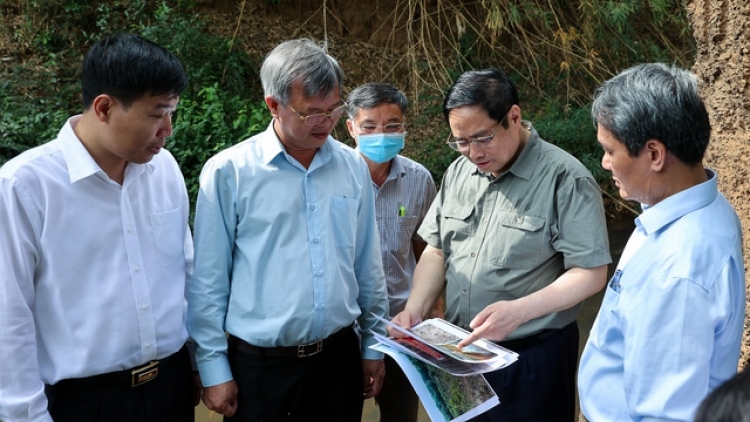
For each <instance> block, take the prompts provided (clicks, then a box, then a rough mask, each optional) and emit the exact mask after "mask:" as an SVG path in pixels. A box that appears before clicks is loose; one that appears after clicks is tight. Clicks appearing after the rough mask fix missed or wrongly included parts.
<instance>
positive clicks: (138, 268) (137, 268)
mask: <svg viewBox="0 0 750 422" xmlns="http://www.w3.org/2000/svg"><path fill="white" fill-rule="evenodd" d="M133 271H135V272H139V271H141V267H139V266H137V265H136V266H135V267H134V268H133Z"/></svg>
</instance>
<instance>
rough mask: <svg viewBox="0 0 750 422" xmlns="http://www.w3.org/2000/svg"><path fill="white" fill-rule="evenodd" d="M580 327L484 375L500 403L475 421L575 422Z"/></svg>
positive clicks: (560, 333) (521, 352)
mask: <svg viewBox="0 0 750 422" xmlns="http://www.w3.org/2000/svg"><path fill="white" fill-rule="evenodd" d="M578 335H579V334H578V324H577V323H575V322H574V323H572V324H570V325H567V326H565V327H564V328H562V329H560V330H559V331H558V332H556V333H555V334H554V335H552V336H550V337H548V338H547V339H545V340H544V341H543V342H542V343H541V344H538V345H535V346H531V347H529V348H528V349H525V350H514V352H518V354H519V357H518V361H517V362H515V363H514V364H512V365H510V366H509V367H507V368H505V369H501V370H499V371H495V372H490V373H487V374H484V376H485V378H486V379H487V382H489V383H490V385H491V386H492V389H493V390H495V393H497V397H498V398H499V399H500V404H499V405H497V406H495V407H493V408H492V409H490V410H489V411H488V412H486V413H483V414H482V415H479V416H478V417H476V418H474V419H472V421H482V422H489V421H492V422H510V421H513V422H520V421H528V422H557V421H560V422H573V421H575V420H576V415H575V389H576V385H575V379H576V368H577V367H578Z"/></svg>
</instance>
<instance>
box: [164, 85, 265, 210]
mask: <svg viewBox="0 0 750 422" xmlns="http://www.w3.org/2000/svg"><path fill="white" fill-rule="evenodd" d="M270 120H271V116H270V114H269V113H268V110H267V109H266V105H265V103H264V102H262V101H258V102H255V103H251V102H247V101H242V100H241V99H240V97H239V96H236V95H235V96H229V95H228V94H227V93H226V91H222V90H220V89H219V87H218V83H214V84H213V85H212V86H207V87H204V88H201V90H200V91H198V93H197V95H194V96H190V97H185V98H183V99H182V100H181V101H180V105H179V108H178V110H177V115H176V118H175V120H174V127H173V129H174V136H173V137H171V138H169V140H168V141H167V144H166V148H167V149H168V150H169V151H170V152H171V153H172V155H174V156H175V158H176V159H177V161H178V162H179V163H180V167H181V168H182V173H183V174H184V176H185V182H186V183H187V186H188V192H189V193H190V197H191V199H192V201H193V203H194V201H195V198H196V195H197V193H198V177H199V176H200V171H201V169H202V168H203V164H204V163H205V162H206V160H208V159H209V158H210V157H211V156H213V155H214V154H216V153H217V152H219V151H221V150H223V149H226V148H228V147H230V146H232V145H234V144H235V143H237V142H238V141H241V140H243V139H245V138H247V137H249V136H252V135H254V134H256V133H258V132H260V131H262V130H264V129H265V128H266V126H267V125H268V123H269V122H270Z"/></svg>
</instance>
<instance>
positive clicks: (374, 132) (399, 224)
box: [346, 82, 442, 422]
mask: <svg viewBox="0 0 750 422" xmlns="http://www.w3.org/2000/svg"><path fill="white" fill-rule="evenodd" d="M347 103H348V104H349V105H348V107H347V112H348V114H349V119H348V120H347V121H346V126H347V128H348V129H349V134H350V135H351V136H352V138H354V140H355V142H356V143H357V149H358V150H359V152H360V154H362V156H363V157H364V159H365V161H366V162H367V166H368V167H369V169H370V176H371V178H372V188H373V190H374V191H375V197H376V199H375V211H376V216H377V221H378V231H379V233H380V250H381V254H382V256H383V267H384V269H385V276H386V282H387V285H388V299H389V300H388V301H389V312H390V315H391V316H393V315H396V314H397V313H399V312H401V311H402V310H403V309H404V305H405V304H406V299H407V298H408V297H409V291H410V290H411V281H412V275H413V274H414V268H415V267H416V263H417V259H419V256H420V255H421V254H422V251H423V250H424V248H425V246H426V245H427V244H426V243H425V242H424V240H422V238H421V237H419V235H418V234H417V229H418V228H419V225H420V224H421V223H422V220H423V219H424V216H425V214H426V213H427V210H428V209H429V207H430V204H431V203H432V200H433V199H435V196H436V189H435V183H434V182H433V180H432V176H431V175H430V172H429V171H427V169H426V168H424V166H422V165H421V164H419V163H417V162H415V161H413V160H410V159H408V158H406V157H403V156H400V155H398V153H399V152H400V151H401V150H402V149H403V148H404V138H405V136H406V130H405V128H404V113H405V111H406V107H407V100H406V96H405V95H404V93H403V92H401V91H400V90H399V89H398V88H396V87H394V86H392V85H390V84H386V83H380V82H375V83H368V84H365V85H361V86H359V87H357V88H355V89H354V90H353V91H352V92H351V93H350V94H349V97H348V98H347ZM433 316H441V317H442V302H440V303H439V304H438V305H436V307H435V308H434V309H433ZM385 366H386V376H385V379H384V382H383V387H382V388H381V391H380V394H379V395H378V396H376V397H375V400H376V402H377V403H378V406H379V409H380V420H381V421H395V422H401V421H403V422H416V420H417V412H418V401H417V394H416V393H415V392H414V389H413V388H412V387H411V385H410V383H409V380H408V379H407V378H406V376H405V375H404V373H403V372H402V371H401V368H399V366H398V364H396V362H395V361H394V360H393V359H391V358H390V357H388V356H385Z"/></svg>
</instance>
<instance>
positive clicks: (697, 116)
mask: <svg viewBox="0 0 750 422" xmlns="http://www.w3.org/2000/svg"><path fill="white" fill-rule="evenodd" d="M591 116H592V117H593V119H594V124H595V125H598V126H600V127H602V128H604V129H606V130H607V131H609V132H611V133H612V135H614V137H615V138H616V139H617V140H618V141H620V142H622V143H623V144H624V145H625V147H626V148H627V150H628V153H629V154H630V155H631V156H633V157H635V156H638V154H639V153H640V152H641V150H642V149H643V146H644V145H645V144H646V142H647V141H648V140H650V139H657V140H659V141H660V142H661V143H663V144H664V145H665V146H666V148H667V150H668V151H669V152H671V153H672V154H673V155H674V156H675V157H677V158H678V159H679V160H680V161H682V162H683V163H685V164H687V165H695V164H699V163H700V162H701V161H702V160H703V155H704V154H705V152H706V148H707V147H708V141H709V138H710V137H711V123H710V122H709V119H708V112H707V111H706V107H705V105H704V104H703V101H702V100H701V97H700V95H699V91H698V78H697V77H696V76H695V75H694V74H692V73H691V72H690V71H688V70H684V69H681V68H678V67H677V66H675V65H667V64H664V63H647V64H640V65H637V66H633V67H631V68H630V69H627V70H625V71H623V72H622V73H620V74H619V75H617V76H615V77H614V78H612V79H610V80H608V81H606V82H604V84H603V85H602V86H601V87H600V88H599V89H598V90H597V91H596V94H595V96H594V103H593V105H592V107H591Z"/></svg>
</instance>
